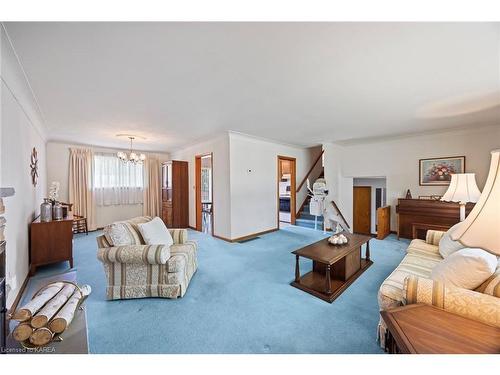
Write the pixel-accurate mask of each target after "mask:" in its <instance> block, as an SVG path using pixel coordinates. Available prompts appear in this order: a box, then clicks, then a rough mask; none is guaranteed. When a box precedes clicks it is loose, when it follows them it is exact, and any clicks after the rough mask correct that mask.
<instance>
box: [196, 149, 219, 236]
mask: <svg viewBox="0 0 500 375" xmlns="http://www.w3.org/2000/svg"><path fill="white" fill-rule="evenodd" d="M195 169H196V171H195V191H196V230H197V231H200V232H203V233H207V234H210V235H212V234H213V232H214V204H213V154H212V153H210V154H205V155H198V156H196V157H195Z"/></svg>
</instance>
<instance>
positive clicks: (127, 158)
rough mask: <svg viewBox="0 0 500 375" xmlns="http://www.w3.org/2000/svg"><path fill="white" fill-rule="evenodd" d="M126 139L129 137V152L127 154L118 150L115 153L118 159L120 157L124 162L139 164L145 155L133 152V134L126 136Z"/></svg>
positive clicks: (144, 158)
mask: <svg viewBox="0 0 500 375" xmlns="http://www.w3.org/2000/svg"><path fill="white" fill-rule="evenodd" d="M127 138H128V139H130V153H129V154H127V153H126V152H123V151H118V152H117V153H116V156H117V157H118V159H120V160H121V161H123V162H125V163H127V162H128V163H134V164H140V163H142V162H143V161H144V160H146V155H144V154H137V153H135V152H134V150H133V148H132V142H133V141H134V139H135V136H132V135H130V136H127Z"/></svg>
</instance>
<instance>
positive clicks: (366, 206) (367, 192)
mask: <svg viewBox="0 0 500 375" xmlns="http://www.w3.org/2000/svg"><path fill="white" fill-rule="evenodd" d="M352 196H353V209H352V212H353V231H354V233H361V234H368V235H370V234H371V217H372V188H371V186H354V187H353V194H352Z"/></svg>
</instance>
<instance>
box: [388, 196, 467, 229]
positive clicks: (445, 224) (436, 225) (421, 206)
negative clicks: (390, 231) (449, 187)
mask: <svg viewBox="0 0 500 375" xmlns="http://www.w3.org/2000/svg"><path fill="white" fill-rule="evenodd" d="M472 208H474V203H468V204H467V205H466V206H465V214H466V215H468V214H469V212H470V211H471V210H472ZM396 213H397V215H398V238H399V237H403V238H413V229H414V228H413V226H414V224H417V227H418V228H417V231H416V237H418V238H420V237H421V236H422V234H423V235H424V236H425V229H440V230H446V229H447V228H450V227H452V226H453V225H455V224H456V223H458V222H459V221H460V206H459V204H458V203H452V202H442V201H438V200H431V199H404V198H400V199H398V205H397V206H396ZM426 226H427V228H426ZM424 238H425V237H424Z"/></svg>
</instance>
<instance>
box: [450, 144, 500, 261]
mask: <svg viewBox="0 0 500 375" xmlns="http://www.w3.org/2000/svg"><path fill="white" fill-rule="evenodd" d="M450 235H451V239H452V240H455V241H456V240H458V241H460V243H462V244H463V245H464V246H468V247H479V248H482V249H484V250H487V251H489V252H491V253H493V254H496V255H500V149H499V150H494V151H492V152H491V164H490V172H489V174H488V179H487V180H486V185H485V186H484V189H483V193H482V194H481V197H480V198H479V201H478V202H477V203H476V205H475V206H474V208H473V209H472V211H471V212H470V213H469V215H468V216H467V218H466V219H465V220H464V221H463V222H462V223H461V224H460V225H459V226H457V228H456V229H455V230H454V231H453V232H452V233H450Z"/></svg>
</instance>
